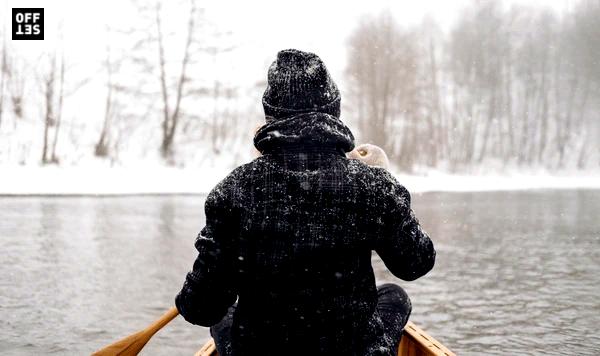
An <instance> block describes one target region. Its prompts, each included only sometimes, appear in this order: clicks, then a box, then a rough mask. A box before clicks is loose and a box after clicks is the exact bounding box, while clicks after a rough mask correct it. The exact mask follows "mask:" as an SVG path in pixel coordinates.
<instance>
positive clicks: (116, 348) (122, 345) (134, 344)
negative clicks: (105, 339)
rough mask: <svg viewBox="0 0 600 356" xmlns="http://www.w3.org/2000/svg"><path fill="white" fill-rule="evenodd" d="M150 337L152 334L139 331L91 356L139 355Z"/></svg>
mask: <svg viewBox="0 0 600 356" xmlns="http://www.w3.org/2000/svg"><path fill="white" fill-rule="evenodd" d="M151 337H152V334H149V333H146V332H144V331H139V332H137V333H135V334H132V335H129V336H127V337H126V338H124V339H121V340H119V341H117V342H115V343H114V344H110V345H108V346H106V347H104V348H102V349H100V350H98V351H96V352H94V353H93V354H92V356H116V355H119V356H135V355H137V354H138V353H140V351H141V350H142V349H143V348H144V345H146V343H147V342H148V341H149V340H150V338H151Z"/></svg>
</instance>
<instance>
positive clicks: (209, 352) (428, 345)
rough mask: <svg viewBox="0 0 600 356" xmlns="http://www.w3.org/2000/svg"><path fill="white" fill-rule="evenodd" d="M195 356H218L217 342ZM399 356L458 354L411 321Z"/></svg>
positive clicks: (405, 331) (210, 343) (403, 336)
mask: <svg viewBox="0 0 600 356" xmlns="http://www.w3.org/2000/svg"><path fill="white" fill-rule="evenodd" d="M195 356H218V354H217V349H216V348H215V342H214V341H213V340H212V339H210V340H209V341H208V342H207V343H206V344H204V346H202V348H201V349H200V350H198V352H196V354H195ZM398 356H456V354H455V353H454V352H452V351H450V350H449V349H448V348H447V347H446V346H444V345H442V343H440V342H439V341H437V340H436V339H434V338H433V337H432V336H431V335H429V334H427V333H426V332H425V331H424V330H423V329H421V328H420V327H418V326H416V325H415V324H414V323H413V322H411V321H409V322H408V323H407V324H406V326H405V327H404V334H403V335H402V341H400V347H398Z"/></svg>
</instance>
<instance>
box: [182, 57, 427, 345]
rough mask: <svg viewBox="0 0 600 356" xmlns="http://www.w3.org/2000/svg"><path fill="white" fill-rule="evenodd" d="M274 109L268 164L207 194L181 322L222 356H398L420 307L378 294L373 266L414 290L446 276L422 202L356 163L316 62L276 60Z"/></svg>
mask: <svg viewBox="0 0 600 356" xmlns="http://www.w3.org/2000/svg"><path fill="white" fill-rule="evenodd" d="M263 107H264V111H265V124H264V125H263V126H262V127H261V128H260V129H259V130H258V131H257V133H256V135H255V137H254V145H255V147H256V149H257V150H258V151H259V152H260V153H261V156H260V157H257V158H256V159H254V160H253V161H252V162H250V163H247V164H244V165H242V166H240V167H238V168H236V169H235V170H234V171H233V172H231V173H230V174H229V175H228V176H227V177H226V178H225V179H224V180H222V181H221V182H220V183H219V184H218V185H217V186H216V187H215V188H214V189H213V190H212V191H211V192H210V194H209V195H208V197H207V199H206V205H205V212H206V226H205V227H204V228H203V229H202V231H201V232H200V234H199V236H198V238H197V239H196V242H195V247H196V249H197V250H198V257H197V258H196V261H195V262H194V265H193V269H192V271H191V272H189V273H188V274H187V276H186V279H185V282H184V284H183V288H182V290H181V292H180V293H179V294H178V295H177V297H176V300H175V301H176V306H177V309H178V310H179V312H180V313H181V315H182V316H183V317H184V318H185V319H186V320H187V321H189V322H190V323H193V324H197V325H202V326H208V327H211V329H210V331H211V335H212V336H213V338H214V339H215V343H216V346H217V351H218V352H219V355H223V356H228V355H235V356H239V355H357V356H366V355H386V356H391V355H395V353H396V352H397V348H398V344H399V341H400V337H401V335H402V330H403V327H404V326H405V324H406V322H407V320H408V317H409V315H410V312H411V302H410V299H409V297H408V295H407V294H406V292H405V291H404V290H403V289H402V288H401V287H399V286H398V285H396V284H391V283H388V284H384V285H380V286H376V282H375V276H374V273H373V267H372V265H371V254H372V251H376V252H377V253H378V254H379V256H380V257H381V259H382V260H383V262H384V263H385V266H386V267H387V268H388V269H389V270H390V272H391V273H392V274H394V275H395V276H396V277H398V278H400V279H403V280H406V281H412V280H414V279H417V278H419V277H421V276H423V275H424V274H426V273H427V272H428V271H429V270H431V269H432V268H433V265H434V262H435V250H434V247H433V243H432V242H431V240H430V238H429V236H428V235H427V234H426V233H425V232H424V231H423V230H422V229H421V227H420V225H419V222H418V221H417V219H416V217H415V215H414V213H413V211H412V209H411V206H410V194H409V192H408V191H407V190H406V188H404V186H402V185H401V184H400V183H398V181H397V180H396V179H395V178H394V177H393V176H392V175H391V174H390V173H389V172H388V171H386V170H385V169H383V168H379V167H372V166H368V165H366V164H364V163H362V162H361V161H360V160H356V159H349V158H347V157H346V153H347V152H351V151H352V150H353V148H354V136H353V134H352V132H351V131H350V130H349V129H348V127H346V126H345V125H344V123H343V122H342V121H341V120H340V93H339V90H338V88H337V86H336V84H335V83H334V82H333V80H332V79H331V77H330V75H329V72H328V71H327V69H326V67H325V65H324V64H323V62H322V61H321V59H320V58H319V57H318V56H316V55H315V54H313V53H307V52H302V51H298V50H293V49H290V50H284V51H280V52H279V53H278V54H277V59H276V60H275V61H274V62H273V64H272V65H271V66H270V68H269V71H268V84H267V88H266V90H265V93H264V95H263Z"/></svg>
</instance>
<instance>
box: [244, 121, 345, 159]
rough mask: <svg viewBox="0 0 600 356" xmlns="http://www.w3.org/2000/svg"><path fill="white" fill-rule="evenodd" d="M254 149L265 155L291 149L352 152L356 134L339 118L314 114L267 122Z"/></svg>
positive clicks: (256, 137) (255, 140)
mask: <svg viewBox="0 0 600 356" xmlns="http://www.w3.org/2000/svg"><path fill="white" fill-rule="evenodd" d="M254 146H255V147H256V149H257V150H259V151H260V152H261V153H263V154H264V153H271V152H277V151H283V150H288V149H292V150H298V151H302V150H320V149H334V150H340V151H343V152H350V151H352V149H353V148H354V135H352V132H351V131H350V129H349V128H348V127H347V126H346V125H344V123H342V121H340V119H338V118H336V117H335V116H332V115H329V114H325V113H319V112H311V113H305V114H299V115H295V116H292V117H288V118H285V119H279V120H273V121H269V122H267V123H266V124H265V125H264V126H262V127H261V128H260V129H259V130H258V131H257V132H256V135H255V136H254Z"/></svg>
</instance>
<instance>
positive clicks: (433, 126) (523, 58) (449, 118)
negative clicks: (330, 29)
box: [346, 0, 600, 171]
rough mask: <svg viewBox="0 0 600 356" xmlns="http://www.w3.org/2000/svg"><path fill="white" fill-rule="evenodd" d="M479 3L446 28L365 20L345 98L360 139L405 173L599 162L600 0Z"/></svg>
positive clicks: (354, 43)
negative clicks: (559, 7)
mask: <svg viewBox="0 0 600 356" xmlns="http://www.w3.org/2000/svg"><path fill="white" fill-rule="evenodd" d="M473 4H474V6H472V7H469V8H468V9H466V10H465V11H464V12H463V13H462V14H461V15H460V16H459V20H458V22H457V23H456V24H455V25H454V26H453V27H452V29H451V30H450V31H449V32H448V33H443V32H442V31H441V30H440V29H439V28H438V27H437V26H436V24H435V22H432V21H429V20H425V21H424V22H423V23H422V25H421V26H420V27H418V28H407V27H403V26H402V25H401V24H399V23H398V22H397V21H395V20H394V18H393V17H392V16H391V15H390V14H389V13H382V14H381V15H379V16H376V17H368V18H364V19H363V21H362V22H361V23H360V25H359V26H358V27H357V29H356V30H355V31H354V33H353V35H352V37H351V39H350V41H349V43H348V45H349V50H348V61H349V66H348V70H347V73H348V76H349V77H350V79H351V80H350V82H349V83H348V89H349V94H350V99H348V98H347V99H346V103H349V104H348V105H349V106H350V107H351V110H349V111H350V112H351V113H354V114H356V116H355V118H356V121H357V124H358V126H359V127H360V133H361V135H360V136H361V138H362V139H363V140H366V141H371V142H374V143H378V144H380V145H381V146H383V147H384V148H385V149H386V150H387V151H388V152H389V153H390V156H391V157H392V159H393V161H394V162H395V163H396V164H397V165H399V166H400V167H402V168H403V169H406V170H410V169H412V168H413V167H418V166H429V167H441V168H444V169H447V170H450V171H463V170H468V169H469V168H473V167H478V166H481V165H492V166H494V167H496V168H498V169H502V168H503V167H506V166H511V167H522V166H533V167H544V168H546V169H549V170H555V169H564V168H571V169H572V168H579V169H585V168H597V167H599V166H600V155H599V147H600V145H599V141H600V20H599V19H600V1H597V0H592V1H581V2H578V3H576V4H575V6H574V7H573V8H572V9H570V11H569V12H566V13H563V14H560V15H559V14H556V13H555V12H553V11H552V10H550V9H541V8H527V7H522V6H513V7H511V8H509V9H506V7H505V6H503V4H502V3H501V2H498V1H481V2H474V3H473Z"/></svg>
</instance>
